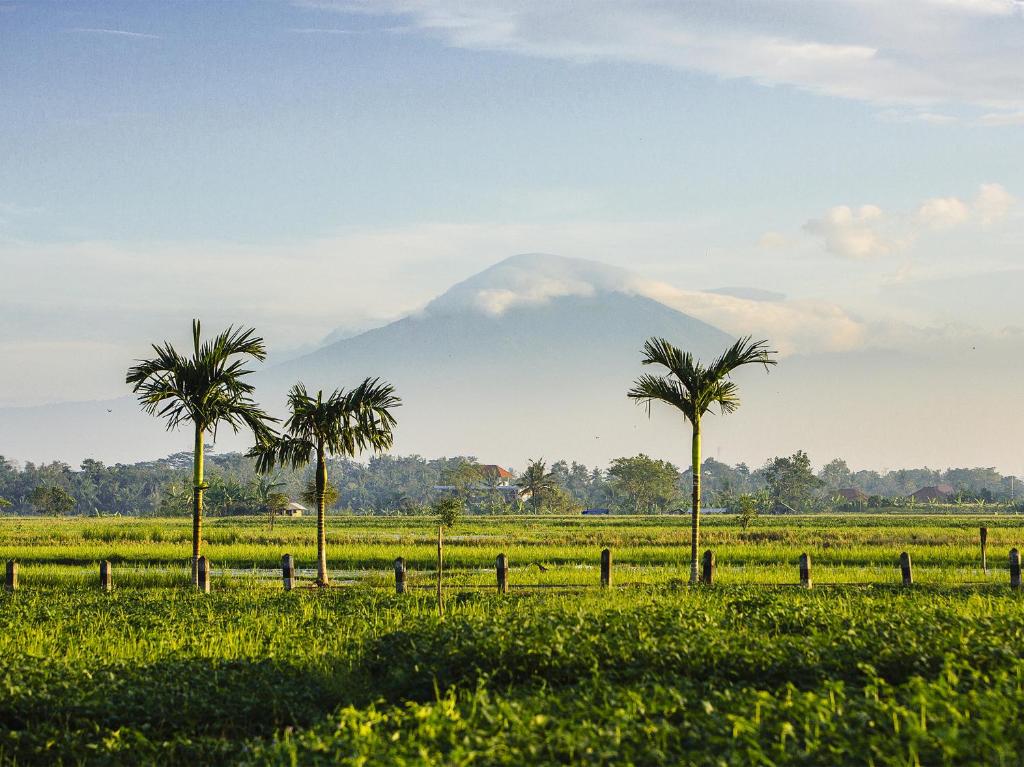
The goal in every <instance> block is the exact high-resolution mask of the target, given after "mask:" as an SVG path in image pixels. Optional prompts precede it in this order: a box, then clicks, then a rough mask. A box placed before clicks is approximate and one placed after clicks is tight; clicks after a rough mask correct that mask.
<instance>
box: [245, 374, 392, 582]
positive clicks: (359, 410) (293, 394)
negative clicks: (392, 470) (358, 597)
mask: <svg viewBox="0 0 1024 767" xmlns="http://www.w3.org/2000/svg"><path fill="white" fill-rule="evenodd" d="M401 404H402V401H401V400H400V399H399V398H398V395H396V394H395V390H394V387H393V386H391V384H389V383H384V382H382V381H381V380H380V379H379V378H367V379H365V380H364V381H363V382H362V383H361V384H359V386H357V387H356V388H354V389H350V390H349V391H345V390H344V389H336V390H335V391H334V393H333V394H331V395H330V396H329V397H327V398H326V399H325V398H324V393H323V391H322V390H321V391H318V392H317V393H316V396H313V395H310V394H309V393H308V392H307V391H306V387H305V386H304V385H303V384H301V383H298V384H295V386H293V387H292V388H291V390H290V391H289V392H288V409H289V410H290V411H291V415H290V416H289V417H288V419H287V420H286V421H285V423H284V429H285V433H284V434H283V435H281V436H274V437H271V438H270V439H267V440H265V441H264V442H262V443H258V444H257V445H256V447H254V448H253V449H252V450H250V451H249V455H250V456H251V457H253V458H255V459H256V470H257V471H259V472H261V473H265V472H268V471H271V470H272V469H273V468H274V466H277V465H282V466H283V465H285V464H288V465H290V466H291V467H292V468H293V469H294V468H298V467H299V466H303V465H305V464H308V463H309V462H310V461H311V460H312V459H313V456H314V455H315V456H316V554H317V584H318V585H320V586H328V585H330V581H329V579H328V576H327V547H326V534H325V524H324V516H325V513H326V503H325V501H324V495H325V491H326V488H327V457H328V456H329V455H342V456H346V457H349V458H352V457H355V456H356V455H357V454H358V453H360V452H362V451H363V450H366V449H367V448H370V449H372V450H374V451H378V452H379V451H382V450H387V449H388V448H390V447H391V444H392V442H393V439H394V436H393V431H392V430H393V428H394V426H395V424H396V423H397V422H396V421H395V418H394V416H393V415H392V414H391V410H392V409H393V408H396V407H398V406H400V405H401Z"/></svg>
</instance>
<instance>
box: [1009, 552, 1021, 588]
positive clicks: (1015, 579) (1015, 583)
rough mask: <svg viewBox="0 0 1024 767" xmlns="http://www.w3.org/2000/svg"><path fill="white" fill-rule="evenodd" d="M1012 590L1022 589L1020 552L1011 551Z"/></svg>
mask: <svg viewBox="0 0 1024 767" xmlns="http://www.w3.org/2000/svg"><path fill="white" fill-rule="evenodd" d="M1010 588H1011V589H1019V588H1020V552H1019V551H1017V549H1010Z"/></svg>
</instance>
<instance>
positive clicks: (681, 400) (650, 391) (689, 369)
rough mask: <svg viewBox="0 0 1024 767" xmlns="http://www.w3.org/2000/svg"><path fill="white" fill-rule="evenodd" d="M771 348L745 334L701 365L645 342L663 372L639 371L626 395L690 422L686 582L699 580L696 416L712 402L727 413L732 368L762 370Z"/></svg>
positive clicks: (649, 361) (662, 344) (649, 360)
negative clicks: (657, 404)
mask: <svg viewBox="0 0 1024 767" xmlns="http://www.w3.org/2000/svg"><path fill="white" fill-rule="evenodd" d="M774 353H775V352H774V351H772V350H770V349H769V348H768V342H767V341H753V340H751V338H750V336H747V337H745V338H741V339H739V340H738V341H737V342H736V343H734V344H733V345H732V346H730V347H729V348H728V349H726V350H725V352H724V353H723V354H722V356H720V357H719V358H718V359H716V360H715V361H714V362H712V363H711V364H710V365H707V366H705V365H703V364H702V363H701V362H700V361H699V360H696V359H694V357H693V355H692V354H691V353H690V352H684V351H682V350H680V349H678V348H676V347H675V346H673V345H672V344H670V343H669V342H668V341H666V340H665V339H663V338H650V339H648V340H647V343H645V344H644V351H643V355H644V356H643V364H645V365H660V366H662V367H664V368H665V369H667V370H668V374H667V375H651V374H646V375H642V376H640V377H639V378H638V379H636V381H635V382H634V384H633V388H632V389H630V390H629V392H628V394H627V396H628V397H630V398H631V399H633V400H635V401H636V402H637V403H638V404H644V405H646V407H647V415H648V416H650V414H651V406H652V405H653V403H655V402H661V403H664V404H666V405H670V406H672V407H674V408H676V409H677V410H679V411H680V412H681V413H682V414H683V416H684V417H685V418H686V420H687V421H689V422H690V424H691V426H692V427H693V434H692V439H691V464H690V466H691V469H692V472H693V495H692V506H691V509H692V511H691V522H690V526H691V535H690V583H691V584H696V583H697V582H698V579H699V570H698V562H697V549H698V545H699V538H700V466H701V460H700V450H701V419H702V418H703V416H704V415H705V414H706V413H707V412H708V411H710V410H711V408H712V406H715V405H717V406H718V409H719V412H721V413H722V414H723V415H724V414H727V413H732V412H734V411H735V410H736V408H738V407H739V406H740V400H739V389H738V387H737V386H736V384H735V383H734V382H733V381H731V380H730V376H731V375H732V372H733V371H734V370H736V369H737V368H739V367H741V366H743V365H750V364H755V363H756V364H760V365H764V366H765V369H766V370H767V368H768V366H769V365H774V364H775V360H773V359H772V358H771V356H770V355H772V354H774Z"/></svg>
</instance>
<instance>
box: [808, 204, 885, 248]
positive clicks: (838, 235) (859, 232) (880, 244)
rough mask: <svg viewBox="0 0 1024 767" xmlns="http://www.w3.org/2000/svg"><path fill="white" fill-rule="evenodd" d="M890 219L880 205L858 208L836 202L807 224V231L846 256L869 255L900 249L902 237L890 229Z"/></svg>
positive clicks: (828, 246)
mask: <svg viewBox="0 0 1024 767" xmlns="http://www.w3.org/2000/svg"><path fill="white" fill-rule="evenodd" d="M888 227H889V221H888V219H887V217H886V216H885V214H884V213H883V212H882V209H881V208H879V207H878V206H877V205H862V206H860V207H859V208H857V209H856V210H854V209H853V208H850V207H849V206H847V205H837V206H836V207H834V208H831V209H830V210H828V211H827V212H826V213H825V215H824V216H822V217H821V218H818V219H812V220H810V221H808V222H807V223H806V224H804V231H805V232H808V233H809V234H813V235H818V236H820V237H821V238H822V239H823V241H824V245H825V249H826V250H827V251H828V252H829V253H833V254H835V255H837V256H841V257H843V258H851V259H867V258H877V257H878V256H885V255H888V254H890V253H892V252H894V251H896V250H898V249H899V247H900V246H901V243H900V241H899V240H898V239H897V238H895V237H894V236H893V235H892V234H890V233H887V232H886V229H887V228H888Z"/></svg>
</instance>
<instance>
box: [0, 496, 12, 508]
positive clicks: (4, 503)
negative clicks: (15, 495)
mask: <svg viewBox="0 0 1024 767" xmlns="http://www.w3.org/2000/svg"><path fill="white" fill-rule="evenodd" d="M10 505H11V502H10V501H8V500H7V499H6V498H4V497H2V496H0V509H6V508H7V507H9V506H10Z"/></svg>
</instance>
